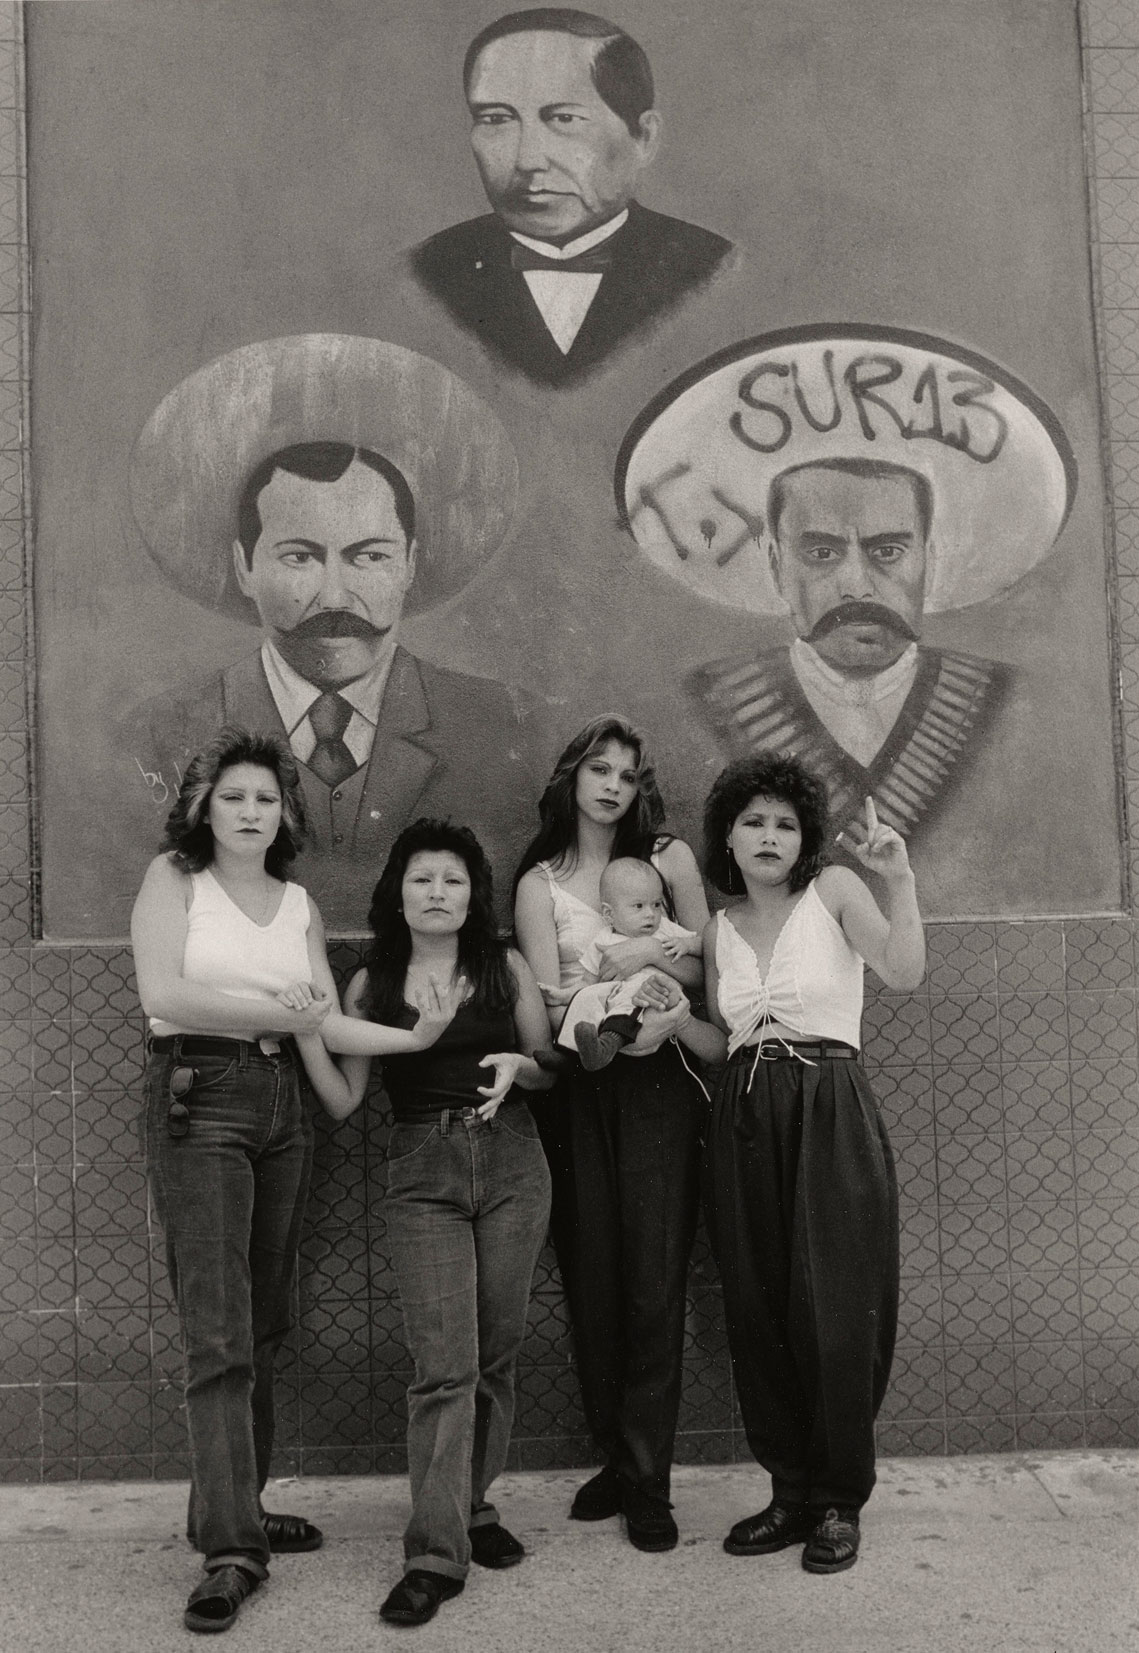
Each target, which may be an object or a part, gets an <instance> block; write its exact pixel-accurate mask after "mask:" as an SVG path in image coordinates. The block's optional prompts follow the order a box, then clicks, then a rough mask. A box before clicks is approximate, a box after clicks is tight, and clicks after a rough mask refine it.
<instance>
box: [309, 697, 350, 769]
mask: <svg viewBox="0 0 1139 1653" xmlns="http://www.w3.org/2000/svg"><path fill="white" fill-rule="evenodd" d="M308 718H309V722H310V723H311V724H312V732H313V734H314V735H315V736H316V745H315V746H314V747H313V749H312V755H311V756H310V758H309V760H308V766H309V768H310V769H311V770H312V772H313V774H314V775H318V776H319V777H320V779H321V780H322V781H324V782H325V783H326V785H328V786H339V785H340V782H341V781H343V780H347V778H348V776H349V775H351V774H352V772H353V771H354V770H355V769H358V768H359V765H358V764H357V762H356V759H355V758H354V757H353V756H352V754H351V752H350V751H349V750H348V748H347V746H345V744H344V739H343V736H344V731H345V729H347V727H348V724H349V722H350V721H351V718H352V708H351V706H350V705H349V704H348V702H347V701H346V700H345V699H344V698H343V696H342V695H338V694H336V693H335V692H334V691H332V690H329V691H328V692H326V693H325V694H322V695H321V697H320V699H319V700H315V701H314V702H313V704H312V705H311V706H310V708H309V714H308Z"/></svg>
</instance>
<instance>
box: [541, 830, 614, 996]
mask: <svg viewBox="0 0 1139 1653" xmlns="http://www.w3.org/2000/svg"><path fill="white" fill-rule="evenodd" d="M538 866H539V867H540V868H541V870H542V871H543V872H544V873H545V875H546V878H547V881H548V882H549V886H550V898H551V900H552V901H553V903H554V929H555V931H556V932H557V938H558V975H559V979H558V986H559V987H581V986H582V985H583V984H584V982H585V971H584V970H583V969H582V967H581V953H582V949H583V948H584V947H587V946H588V945H589V943H590V942H591V941H592V940H593V938H594V937H595V936H599V935H600V934H601V932H602V930H604V929H605V928H606V925H605V920H604V919H603V918H602V916H601V914H600V913H599V912H597V911H596V910H595V909H594V908H593V907H591V906H590V905H589V902H588V901H583V900H582V899H581V897H580V896H579V895H574V894H573V892H572V890H567V889H566V888H565V886H564V885H562V884H559V883H558V881H557V879H556V878H555V877H554V875H553V873H552V872H551V871H550V866H549V863H548V862H547V861H539V862H538Z"/></svg>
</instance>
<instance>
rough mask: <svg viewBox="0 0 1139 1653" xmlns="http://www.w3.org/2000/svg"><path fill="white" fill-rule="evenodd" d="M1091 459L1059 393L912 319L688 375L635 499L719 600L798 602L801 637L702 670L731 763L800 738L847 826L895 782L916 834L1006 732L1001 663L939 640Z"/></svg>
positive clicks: (630, 448)
mask: <svg viewBox="0 0 1139 1653" xmlns="http://www.w3.org/2000/svg"><path fill="white" fill-rule="evenodd" d="M1075 483H1076V471H1075V461H1074V459H1073V457H1072V453H1071V449H1070V447H1069V445H1068V442H1067V439H1066V438H1065V436H1064V433H1063V431H1062V430H1061V429H1060V426H1059V424H1058V423H1057V421H1056V420H1055V418H1054V416H1053V415H1052V414H1051V412H1050V410H1049V409H1048V408H1047V407H1046V406H1045V405H1044V404H1043V403H1042V402H1041V401H1040V400H1039V398H1037V397H1036V396H1034V395H1033V393H1032V392H1031V391H1029V390H1028V389H1027V387H1025V386H1024V385H1021V384H1020V383H1019V382H1018V381H1016V380H1014V379H1013V378H1012V377H1011V376H1010V375H1008V374H1005V373H1003V372H1002V370H1000V369H999V368H997V367H995V366H994V364H992V363H989V362H983V361H982V360H981V358H979V357H977V356H975V355H973V354H972V353H970V352H966V351H961V350H958V349H956V348H955V347H953V346H951V345H948V344H947V343H945V341H943V340H938V339H934V338H932V337H931V336H928V335H924V334H917V333H909V332H906V331H904V330H902V329H887V328H870V327H867V328H847V329H843V328H826V327H821V326H820V327H817V328H800V329H791V330H788V332H786V333H783V334H773V335H768V336H767V337H765V338H760V339H753V340H749V341H747V342H746V343H744V344H741V345H739V346H735V347H732V348H731V349H730V350H726V351H723V352H721V353H720V354H719V355H717V356H716V357H713V358H712V359H711V360H710V361H708V362H705V363H701V364H700V365H699V366H698V367H696V368H693V369H692V370H691V371H690V372H689V373H687V374H685V375H684V376H683V378H682V379H681V380H679V381H678V382H677V384H676V385H673V386H670V387H669V388H668V389H667V390H665V391H664V392H663V393H662V394H661V395H660V396H659V397H658V398H657V399H656V400H655V401H654V402H653V403H652V404H650V406H649V407H648V408H647V409H646V410H645V412H644V413H643V414H642V415H641V417H640V419H638V421H637V422H636V423H635V424H634V426H633V428H632V430H631V431H630V432H629V435H628V436H627V437H626V440H625V443H624V446H623V449H622V452H621V455H620V457H619V460H618V467H617V494H618V502H619V505H620V507H621V510H622V513H623V516H624V518H625V520H626V522H627V523H628V525H629V527H630V529H631V531H632V533H633V535H634V537H635V538H636V540H637V542H638V544H639V545H640V546H641V548H642V550H644V551H645V552H647V553H648V555H649V556H650V558H651V559H652V561H653V562H654V563H655V564H656V566H657V567H659V568H661V569H663V570H664V571H665V572H667V573H668V574H670V575H671V576H672V577H673V578H674V579H676V580H679V581H681V582H682V583H683V584H685V585H686V586H688V587H689V589H690V590H691V591H693V592H695V593H698V594H699V595H700V596H703V597H711V598H714V599H715V600H717V601H719V602H722V603H726V604H729V605H730V606H732V607H733V608H736V609H738V610H742V611H746V612H751V613H753V614H778V613H780V612H783V613H784V614H786V615H787V616H788V618H789V620H790V622H791V625H792V626H793V628H794V637H793V639H792V641H791V643H790V645H789V646H788V645H781V646H779V647H775V648H764V649H759V650H756V651H753V652H751V653H748V654H742V655H734V656H731V657H729V658H726V659H720V660H714V661H710V662H708V663H706V664H703V665H700V666H698V667H697V668H696V669H694V670H692V671H690V673H689V674H688V676H687V679H686V688H687V690H688V693H689V695H690V696H691V698H692V700H693V702H694V704H695V706H696V708H697V710H698V712H699V714H700V716H701V718H702V720H703V722H704V723H705V724H706V725H707V726H708V727H709V728H710V729H711V730H712V731H713V732H714V734H715V735H716V737H717V740H718V742H719V744H720V745H721V747H722V748H723V749H724V751H725V752H726V753H727V755H729V756H730V757H745V756H748V755H749V754H751V753H754V752H759V751H765V750H776V751H782V752H787V753H791V754H793V755H794V756H796V757H798V758H800V759H801V760H802V761H803V762H804V763H806V764H808V765H809V766H810V767H811V768H812V769H813V770H815V771H816V772H817V773H818V774H820V775H821V776H823V777H824V778H825V780H826V782H827V786H828V790H829V794H830V805H831V810H832V813H833V815H834V817H835V820H836V822H837V823H839V824H841V823H843V822H845V821H848V820H850V819H851V818H852V817H853V816H855V815H856V814H857V813H858V812H859V811H860V810H861V807H862V804H863V802H864V800H865V799H866V798H867V797H868V796H869V797H873V799H874V803H875V807H876V809H877V812H878V815H879V817H880V819H881V820H883V821H885V822H886V823H887V824H888V825H889V826H891V827H893V828H894V829H895V830H896V831H897V832H900V833H901V834H902V835H903V836H909V835H910V834H912V833H913V832H914V831H915V829H917V828H918V827H919V826H920V825H921V823H922V821H923V820H924V819H925V818H926V817H927V816H929V815H930V814H931V813H932V812H933V811H935V810H936V809H937V807H938V805H939V804H940V802H941V800H942V798H943V796H944V795H945V794H946V793H947V792H948V790H949V789H950V788H951V786H952V785H953V783H954V782H955V781H956V779H957V778H958V776H959V775H960V773H961V772H962V768H963V765H964V762H965V760H966V759H967V758H968V757H969V755H970V754H971V753H972V752H973V751H975V750H976V749H977V747H978V746H979V745H980V743H981V742H982V741H983V740H984V739H985V737H986V733H987V731H988V730H989V728H990V726H991V724H992V722H993V720H994V718H995V717H996V716H997V715H998V714H999V711H1000V707H1001V704H1002V700H1003V698H1004V695H1005V693H1006V690H1007V689H1008V686H1009V684H1010V680H1011V678H1012V675H1013V674H1012V671H1011V669H1010V668H1009V667H1007V666H1005V665H1002V664H1000V663H999V662H996V661H992V660H987V659H982V658H978V657H977V656H975V655H972V654H966V653H963V652H961V651H959V650H956V649H947V648H934V647H931V646H930V645H928V644H927V643H925V642H923V641H922V635H921V634H922V627H923V621H924V619H925V616H926V615H927V614H930V613H936V612H941V611H945V610H949V609H956V608H964V607H966V606H967V605H970V604H973V603H977V602H980V601H983V600H985V599H989V598H992V597H994V596H996V595H998V594H999V593H1001V592H1003V591H1005V590H1006V589H1007V588H1008V587H1010V586H1011V585H1013V584H1014V583H1015V582H1016V581H1017V580H1018V579H1019V578H1021V576H1022V575H1024V574H1025V573H1026V572H1027V571H1028V570H1029V569H1030V568H1032V567H1033V566H1034V565H1035V564H1036V563H1037V562H1039V561H1040V560H1041V559H1042V558H1043V557H1045V556H1047V554H1048V552H1049V551H1050V550H1051V549H1052V546H1053V544H1054V543H1055V540H1056V536H1057V535H1058V533H1059V532H1060V529H1061V527H1062V526H1063V523H1064V521H1065V519H1066V517H1067V514H1068V512H1069V510H1070V508H1071V503H1072V498H1073V496H1074V493H1075Z"/></svg>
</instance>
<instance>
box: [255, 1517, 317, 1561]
mask: <svg viewBox="0 0 1139 1653" xmlns="http://www.w3.org/2000/svg"><path fill="white" fill-rule="evenodd" d="M261 1525H262V1526H263V1527H264V1528H265V1537H266V1538H267V1539H268V1540H269V1548H270V1549H271V1550H272V1552H273V1554H274V1555H296V1554H298V1553H299V1552H300V1551H301V1550H319V1549H320V1546H321V1545H322V1544H323V1543H324V1534H323V1533H322V1532H321V1530H320V1528H319V1527H314V1526H313V1524H312V1522H311V1521H306V1520H305V1518H304V1516H303V1515H266V1514H265V1513H264V1511H262V1514H261Z"/></svg>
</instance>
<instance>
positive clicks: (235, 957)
mask: <svg viewBox="0 0 1139 1653" xmlns="http://www.w3.org/2000/svg"><path fill="white" fill-rule="evenodd" d="M190 883H191V885H192V886H193V892H194V893H193V896H192V898H191V901H190V908H189V911H188V913H187V914H186V920H187V929H186V947H185V951H184V952H183V954H182V976H183V979H184V980H186V981H193V982H200V983H201V984H202V986H204V987H213V988H215V989H216V990H217V992H219V993H228V994H230V995H231V997H234V998H239V999H265V1000H267V1001H268V1000H273V999H275V998H276V996H277V994H278V993H280V992H282V991H283V990H284V989H285V988H286V987H291V986H292V985H293V983H294V982H299V981H304V982H311V981H312V967H311V965H310V964H309V956H308V940H307V938H308V927H309V907H308V896H307V895H306V894H305V891H304V889H303V888H302V886H301V885H300V884H286V885H285V893H284V895H283V896H282V897H281V905H280V906H279V907H278V908H277V912H276V915H275V917H274V918H273V919H272V920H271V921H270V922H269V923H268V924H255V923H254V922H253V920H252V919H251V918H250V917H249V916H248V915H247V914H246V913H243V912H242V910H241V908H240V907H239V906H238V905H237V903H236V901H233V900H232V899H231V898H230V897H229V896H228V895H227V894H226V893H225V891H224V890H223V889H222V887H221V885H220V884H219V883H218V881H217V879H216V878H215V877H214V875H213V873H212V872H210V870H209V868H208V867H207V868H206V870H205V871H204V872H195V873H191V875H190ZM150 1027H151V1031H152V1032H153V1033H158V1034H167V1033H195V1032H196V1033H202V1032H205V1031H206V1030H205V1029H203V1028H188V1027H179V1026H178V1025H177V1024H176V1023H174V1022H161V1021H158V1020H156V1019H155V1018H154V1017H152V1018H151V1022H150ZM260 1031H262V1030H261V1029H259V1028H250V1029H248V1032H249V1033H250V1034H251V1035H255V1034H257V1033H258V1032H260ZM236 1036H237V1035H234V1037H236Z"/></svg>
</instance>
